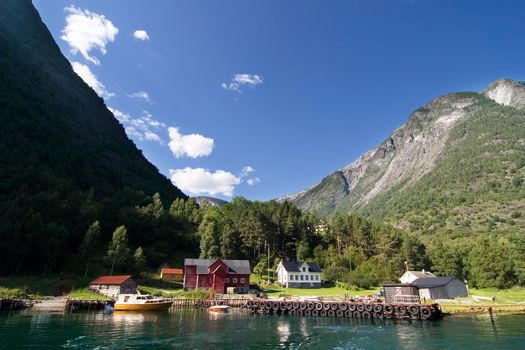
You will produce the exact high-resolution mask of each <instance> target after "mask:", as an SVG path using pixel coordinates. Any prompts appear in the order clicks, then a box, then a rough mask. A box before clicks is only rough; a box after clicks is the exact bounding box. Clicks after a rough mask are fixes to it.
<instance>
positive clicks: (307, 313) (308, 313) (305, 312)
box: [304, 309, 312, 316]
mask: <svg viewBox="0 0 525 350" xmlns="http://www.w3.org/2000/svg"><path fill="white" fill-rule="evenodd" d="M304 315H305V316H312V311H311V310H309V309H306V310H304Z"/></svg>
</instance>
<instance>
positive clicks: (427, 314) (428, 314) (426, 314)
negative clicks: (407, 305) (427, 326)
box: [420, 306, 432, 320]
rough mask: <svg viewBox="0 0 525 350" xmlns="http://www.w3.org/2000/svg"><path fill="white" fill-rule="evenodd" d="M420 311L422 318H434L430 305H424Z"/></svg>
mask: <svg viewBox="0 0 525 350" xmlns="http://www.w3.org/2000/svg"><path fill="white" fill-rule="evenodd" d="M420 312H421V318H422V319H424V320H429V319H431V318H432V309H431V308H430V306H422V307H421V310H420Z"/></svg>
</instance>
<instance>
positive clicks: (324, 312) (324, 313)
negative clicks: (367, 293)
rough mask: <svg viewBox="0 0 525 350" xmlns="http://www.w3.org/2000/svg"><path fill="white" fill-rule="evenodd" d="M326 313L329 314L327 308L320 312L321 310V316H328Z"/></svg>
mask: <svg viewBox="0 0 525 350" xmlns="http://www.w3.org/2000/svg"><path fill="white" fill-rule="evenodd" d="M326 314H327V311H326V310H325V309H322V310H321V311H320V312H319V316H321V317H326Z"/></svg>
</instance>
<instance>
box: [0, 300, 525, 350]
mask: <svg viewBox="0 0 525 350" xmlns="http://www.w3.org/2000/svg"><path fill="white" fill-rule="evenodd" d="M524 330H525V316H521V315H497V316H494V318H493V319H492V320H491V318H490V317H489V316H486V315H482V316H457V317H448V318H445V319H444V320H441V321H433V322H430V321H379V320H363V319H344V318H321V317H319V318H310V317H309V318H306V317H302V318H301V317H284V316H283V317H279V316H254V315H250V314H247V313H244V312H240V311H238V310H233V312H231V313H229V314H226V315H219V316H217V315H215V316H214V315H211V314H209V313H207V312H206V311H202V310H198V311H195V310H176V311H172V312H165V313H118V312H117V313H114V314H112V315H104V314H102V313H100V312H99V313H93V312H92V313H77V314H71V315H63V314H52V313H35V312H31V311H27V312H22V313H15V314H7V313H0V349H26V348H27V349H29V348H31V349H59V348H61V349H199V350H203V349H237V350H241V349H465V348H474V349H518V348H522V349H523V348H525V331H524Z"/></svg>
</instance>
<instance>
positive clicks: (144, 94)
mask: <svg viewBox="0 0 525 350" xmlns="http://www.w3.org/2000/svg"><path fill="white" fill-rule="evenodd" d="M126 96H128V97H131V98H138V99H139V100H144V101H146V102H149V103H151V99H150V98H149V94H148V93H147V92H146V91H138V92H134V93H132V94H129V95H126Z"/></svg>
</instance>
